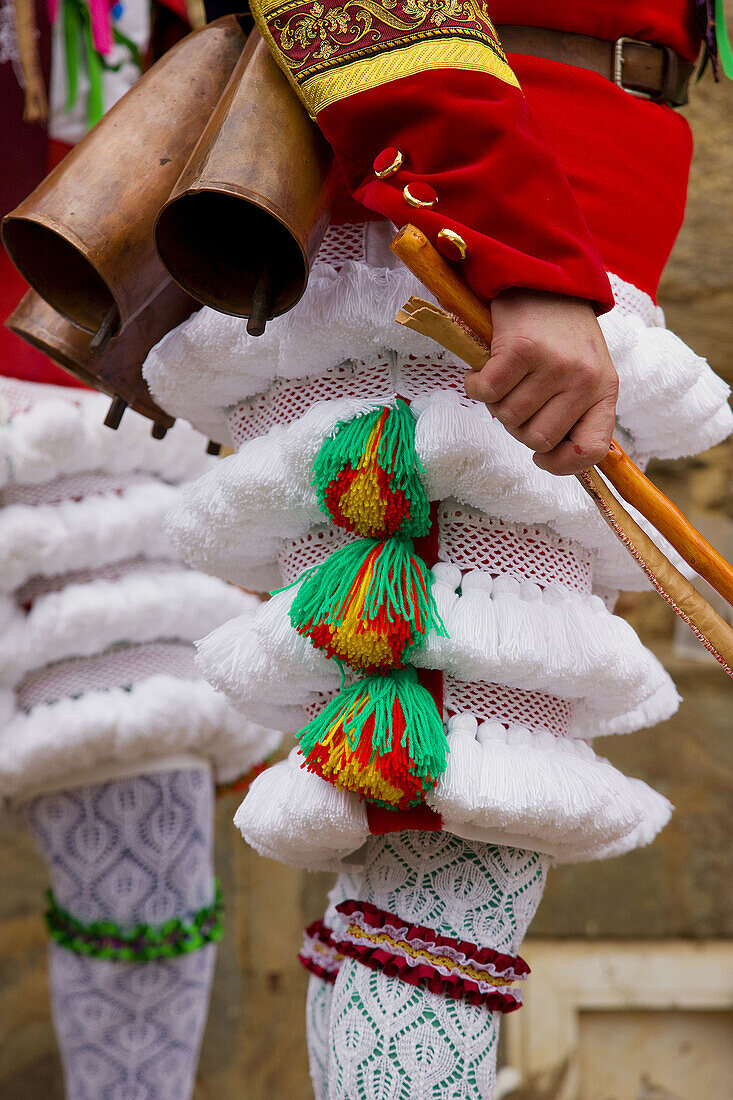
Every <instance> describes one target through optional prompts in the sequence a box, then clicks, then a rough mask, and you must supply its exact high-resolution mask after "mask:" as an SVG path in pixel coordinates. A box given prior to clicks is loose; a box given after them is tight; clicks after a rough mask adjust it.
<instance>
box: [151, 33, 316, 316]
mask: <svg viewBox="0 0 733 1100" xmlns="http://www.w3.org/2000/svg"><path fill="white" fill-rule="evenodd" d="M332 159H333V158H332V154H331V150H330V148H329V147H328V145H327V143H326V142H325V140H324V139H323V138H322V136H321V134H320V132H319V130H318V128H317V127H316V126H315V124H314V123H313V122H312V121H311V120H310V119H309V117H308V115H307V113H306V111H305V110H304V108H303V107H302V105H301V103H300V101H299V99H298V97H297V96H296V94H295V92H294V91H293V89H292V88H291V87H290V85H289V83H288V81H287V79H286V77H285V76H284V74H283V73H282V72H281V70H280V69H279V68H278V66H277V64H276V63H275V61H274V60H273V58H272V56H271V54H270V51H269V49H268V48H267V45H266V44H265V42H264V41H263V40H262V38H261V37H260V35H259V34H258V32H256V31H253V32H252V34H251V35H250V37H249V40H248V42H247V46H246V47H245V49H244V52H243V54H242V56H241V58H240V59H239V62H238V64H237V66H236V68H235V70H234V72H233V73H232V77H231V80H230V81H229V84H228V86H227V88H226V91H225V92H224V94H223V95H222V97H221V100H220V102H219V105H218V107H217V108H216V110H215V111H214V113H213V115H212V117H211V120H210V122H209V124H208V126H207V127H206V129H205V131H204V133H203V134H202V135H201V140H200V141H199V143H198V145H197V146H196V149H195V150H194V152H193V154H192V156H191V159H190V160H189V162H188V164H187V165H186V168H185V170H184V172H183V174H182V175H181V177H180V179H179V180H178V183H177V184H176V186H175V188H174V190H173V192H172V194H171V196H170V199H169V200H168V202H167V203H166V205H165V206H164V207H163V209H162V211H161V213H160V216H159V218H158V222H157V225H156V228H155V237H156V242H157V245H158V250H159V252H160V257H161V259H162V261H163V263H164V264H165V266H166V267H167V268H168V271H169V272H170V273H171V275H172V276H173V278H174V279H176V280H177V282H179V283H180V284H181V286H183V287H184V288H185V289H186V290H187V291H188V292H189V293H190V294H192V295H193V296H194V297H195V298H198V299H199V301H201V302H203V303H204V304H205V305H208V306H213V308H214V309H218V310H220V311H221V312H222V313H231V314H234V315H236V316H239V317H250V325H249V326H248V327H249V330H250V332H253V333H254V334H255V335H257V334H259V332H261V331H262V330H263V329H264V324H265V321H266V320H267V319H268V318H270V317H276V316H278V315H279V314H281V313H285V312H286V311H287V310H289V309H291V308H292V307H293V306H294V305H295V303H296V302H297V301H298V299H299V298H300V297H301V295H302V294H303V291H304V290H305V287H306V283H307V281H308V274H309V270H310V267H311V264H312V262H313V260H314V258H315V255H316V252H317V251H318V246H319V245H320V243H321V240H322V238H323V234H324V232H325V230H326V227H327V226H328V219H329V187H328V176H329V170H330V168H331V164H332Z"/></svg>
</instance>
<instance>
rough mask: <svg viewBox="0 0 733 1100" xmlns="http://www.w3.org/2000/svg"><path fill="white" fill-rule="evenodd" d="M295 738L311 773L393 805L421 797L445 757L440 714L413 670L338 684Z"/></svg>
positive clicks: (414, 802) (408, 803) (411, 803)
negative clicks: (328, 699) (352, 682)
mask: <svg viewBox="0 0 733 1100" xmlns="http://www.w3.org/2000/svg"><path fill="white" fill-rule="evenodd" d="M298 737H299V740H300V746H301V751H302V753H303V756H304V757H305V761H306V767H307V768H308V769H309V770H310V771H312V772H315V774H316V775H320V776H321V778H322V779H325V780H327V781H328V782H330V783H333V784H334V786H336V787H338V788H339V789H343V790H349V791H353V792H354V793H356V794H358V795H360V796H361V797H362V798H366V799H367V800H368V801H370V802H376V803H378V804H380V805H384V806H389V807H392V808H395V809H406V808H407V807H408V806H415V805H417V804H418V803H420V802H423V801H424V799H425V794H426V793H427V792H428V791H429V790H431V789H432V788H433V787H434V786H435V784H436V782H437V779H438V776H440V775H442V773H443V772H444V771H445V769H446V766H447V762H448V752H449V748H448V741H447V739H446V736H445V731H444V729H443V721H442V718H441V716H440V715H439V714H438V709H437V707H436V705H435V702H434V700H433V697H432V696H431V694H430V692H429V691H427V690H426V689H425V688H424V687H422V686H421V685H420V684H419V683H418V681H417V674H416V672H415V670H414V669H413V668H404V669H399V670H398V671H396V672H392V673H390V674H389V675H387V676H369V677H367V678H366V679H364V680H360V681H358V682H357V683H355V684H351V685H350V686H349V687H347V688H343V689H342V690H341V691H340V692H339V694H338V695H337V696H336V697H335V699H332V700H331V702H330V703H328V704H327V705H326V706H325V707H324V709H323V710H322V711H321V713H320V714H319V715H317V716H316V717H315V718H314V719H313V720H312V721H311V722H309V723H308V725H307V726H306V727H305V728H304V729H302V730H301V731H300V733H299V734H298Z"/></svg>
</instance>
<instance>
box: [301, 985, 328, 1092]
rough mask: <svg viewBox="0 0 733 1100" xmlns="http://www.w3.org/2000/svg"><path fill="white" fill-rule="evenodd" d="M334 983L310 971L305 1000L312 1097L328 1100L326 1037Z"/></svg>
mask: <svg viewBox="0 0 733 1100" xmlns="http://www.w3.org/2000/svg"><path fill="white" fill-rule="evenodd" d="M332 997H333V984H332V983H331V982H327V981H324V980H323V978H319V977H317V976H316V975H315V974H311V978H310V981H309V982H308V995H307V997H306V1001H305V1033H306V1038H307V1040H308V1069H309V1071H310V1076H311V1083H312V1085H313V1095H314V1097H315V1100H328V1040H329V1032H330V1027H331V1000H332Z"/></svg>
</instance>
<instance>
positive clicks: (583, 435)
mask: <svg viewBox="0 0 733 1100" xmlns="http://www.w3.org/2000/svg"><path fill="white" fill-rule="evenodd" d="M614 413H615V401H614V400H613V399H612V398H611V399H609V398H606V399H604V400H603V401H600V402H598V404H596V405H594V406H593V408H591V409H588V411H587V412H586V413H585V415H584V416H582V417H581V418H580V420H579V421H578V422H577V424H575V425H574V427H573V428H572V429H571V431H570V434H569V437H568V438H567V439H564V440H563V441H562V442H561V443H559V444H558V445H557V446H556V447H554V448H553V449H552V450H551V451H549V452H547V453H546V454H535V455H534V457H533V461H534V462H535V464H536V465H537V466H539V468H540V469H541V470H546V471H547V472H548V473H550V474H558V475H565V474H579V473H580V472H581V470H586V469H587V468H588V467H589V466H594V465H595V464H596V463H598V462H602V461H603V459H604V458H605V457H606V455H607V454H608V448H609V447H610V445H611V437H612V434H613V426H614Z"/></svg>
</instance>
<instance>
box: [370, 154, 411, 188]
mask: <svg viewBox="0 0 733 1100" xmlns="http://www.w3.org/2000/svg"><path fill="white" fill-rule="evenodd" d="M404 162H405V158H404V157H403V155H402V153H401V152H400V150H399V149H395V148H393V147H392V146H390V147H389V148H387V149H383V150H382V152H381V153H380V154H379V155H378V156H376V157H375V158H374V163H373V164H372V168H373V169H374V175H375V176H376V177H377V179H378V180H386V179H387V177H388V176H393V175H394V174H395V172H399V170H400V168H401V167H402V165H403V164H404Z"/></svg>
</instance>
